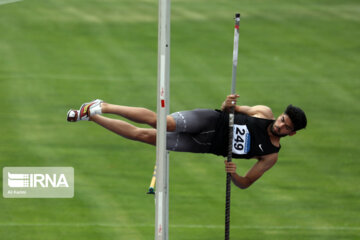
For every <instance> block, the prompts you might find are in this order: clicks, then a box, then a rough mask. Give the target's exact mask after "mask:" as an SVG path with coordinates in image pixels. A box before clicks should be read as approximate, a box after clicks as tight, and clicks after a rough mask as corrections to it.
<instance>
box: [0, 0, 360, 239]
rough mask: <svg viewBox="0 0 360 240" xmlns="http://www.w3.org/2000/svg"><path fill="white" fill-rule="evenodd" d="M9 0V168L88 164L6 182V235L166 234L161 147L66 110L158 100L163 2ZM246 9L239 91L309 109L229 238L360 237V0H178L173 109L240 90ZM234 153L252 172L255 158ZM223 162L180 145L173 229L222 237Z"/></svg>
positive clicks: (245, 195)
mask: <svg viewBox="0 0 360 240" xmlns="http://www.w3.org/2000/svg"><path fill="white" fill-rule="evenodd" d="M5 2H6V1H5V0H0V109H1V111H0V120H1V127H0V167H1V169H2V168H3V167H9V166H71V167H74V169H75V197H74V198H73V199H6V198H2V197H1V198H0V239H1V240H18V239H25V240H27V239H31V240H35V239H36V240H42V239H44V240H45V239H46V240H48V239H52V240H57V239H74V240H75V239H76V240H80V239H84V240H85V239H86V240H95V239H96V240H100V239H104V240H105V239H106V240H108V239H117V240H118V239H133V240H143V239H153V238H154V218H155V217H154V211H155V210H154V198H153V197H152V196H148V195H146V194H145V193H146V191H147V187H148V184H149V182H150V179H151V175H152V170H153V166H154V163H155V148H153V147H151V146H147V145H144V144H141V143H136V142H130V141H127V140H124V139H122V138H120V137H118V136H116V135H115V134H113V133H110V132H107V131H105V130H104V129H102V128H101V127H98V126H96V125H95V124H93V123H91V122H81V123H74V124H71V123H67V122H66V113H67V110H68V109H69V108H75V107H76V108H77V107H79V106H80V105H81V104H82V103H83V102H86V101H89V100H92V99H95V98H101V99H104V100H106V101H108V102H113V103H117V104H123V105H132V106H144V107H147V108H150V109H152V110H155V109H156V78H157V76H156V74H157V16H158V15H157V14H158V13H157V11H158V6H157V5H158V3H157V1H155V0H140V1H131V0H119V1H114V0H106V1H99V0H87V1H84V0H77V1H69V0H62V1H59V0H57V1H55V0H24V1H21V2H16V3H8V4H5ZM237 11H239V12H240V13H241V14H242V19H241V23H240V25H241V26H240V47H239V66H238V85H237V86H238V93H239V94H240V95H241V98H240V100H239V103H240V104H244V105H257V104H265V105H268V106H270V107H271V108H272V109H273V111H274V113H275V114H276V115H277V114H280V113H281V112H282V111H283V109H284V108H285V106H287V104H289V103H292V104H294V105H299V106H301V107H302V108H303V109H304V110H305V111H306V112H307V115H308V120H309V124H308V127H307V129H306V130H305V131H301V132H299V133H298V134H297V135H296V136H294V137H288V138H285V139H284V140H283V141H282V150H281V152H280V158H279V161H278V163H277V164H276V165H275V167H274V168H273V169H271V170H270V171H269V172H268V173H267V174H265V175H264V176H263V177H262V178H261V179H260V180H259V181H258V182H257V183H255V184H254V185H253V186H252V187H250V188H249V189H247V190H240V189H235V187H233V190H232V205H231V239H250V240H257V239H261V240H289V239H296V240H303V239H316V240H319V239H320V240H325V239H326V240H329V239H334V240H335V239H336V240H338V239H349V240H350V239H351V240H352V239H360V217H359V214H360V202H359V199H360V187H359V183H360V164H359V159H358V157H359V155H360V150H359V144H360V140H359V134H360V131H359V121H360V115H359V114H360V99H359V96H360V80H359V76H360V70H359V66H360V42H359V39H360V2H359V1H356V0H294V1H286V0H268V1H266V0H251V1H250V0H239V1H220V0H206V1H205V0H173V1H172V25H171V109H170V110H171V111H172V112H173V111H179V110H190V109H194V108H218V107H219V106H220V105H221V103H222V101H223V99H224V98H225V96H226V95H227V94H228V93H229V92H230V82H231V64H232V63H231V61H232V44H233V14H234V13H235V12H237ZM189 90H190V91H189ZM236 162H237V164H238V168H239V170H238V171H239V173H241V174H244V173H246V171H247V170H248V169H249V168H250V167H251V166H252V165H253V164H254V163H255V160H250V161H248V160H236ZM223 165H224V164H223V159H221V158H219V157H216V156H213V155H197V154H189V153H171V156H170V227H169V231H170V233H169V235H170V238H171V239H174V240H175V239H181V240H185V239H186V240H194V239H196V240H198V239H199V240H209V239H223V235H224V211H225V210H224V207H225V173H224V166H223ZM1 172H2V171H1ZM1 181H2V178H1ZM1 185H2V184H1Z"/></svg>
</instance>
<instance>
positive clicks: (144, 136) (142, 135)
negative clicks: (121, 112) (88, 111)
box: [90, 115, 156, 145]
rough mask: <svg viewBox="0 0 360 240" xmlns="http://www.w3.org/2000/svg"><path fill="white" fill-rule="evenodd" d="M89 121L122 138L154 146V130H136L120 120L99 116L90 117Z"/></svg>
mask: <svg viewBox="0 0 360 240" xmlns="http://www.w3.org/2000/svg"><path fill="white" fill-rule="evenodd" d="M90 120H91V121H93V122H95V123H97V124H99V125H100V126H102V127H104V128H106V129H108V130H110V131H112V132H114V133H116V134H118V135H120V136H122V137H124V138H127V139H130V140H135V141H139V142H143V143H148V144H151V145H156V129H149V128H138V127H135V126H134V125H131V124H130V123H127V122H124V121H122V120H117V119H111V118H107V117H103V116H100V115H94V116H91V117H90Z"/></svg>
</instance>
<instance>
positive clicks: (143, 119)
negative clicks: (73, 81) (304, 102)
mask: <svg viewBox="0 0 360 240" xmlns="http://www.w3.org/2000/svg"><path fill="white" fill-rule="evenodd" d="M238 97H239V95H229V96H227V98H226V100H225V101H224V103H223V104H222V106H221V110H210V109H195V110H192V111H181V112H176V113H173V114H171V115H169V116H167V149H168V150H169V151H178V152H193V153H212V154H216V155H221V156H224V157H225V156H227V151H228V129H229V116H228V115H229V114H228V111H229V109H230V107H235V118H234V138H233V148H232V152H233V158H247V159H249V158H255V159H257V160H258V161H257V162H256V163H255V165H254V166H253V167H252V168H251V169H250V170H249V171H248V173H247V174H246V175H245V176H244V177H243V176H240V175H238V174H237V173H236V164H235V163H234V162H227V161H225V170H226V172H228V173H231V179H232V181H233V183H234V184H235V185H236V186H238V187H239V188H241V189H245V188H248V187H249V186H250V185H251V184H253V183H254V182H255V181H256V180H257V179H259V178H260V177H261V176H262V175H263V174H264V173H265V172H266V171H267V170H269V169H270V168H271V167H272V166H273V165H274V164H275V163H276V161H277V159H278V152H279V150H280V139H281V138H282V137H285V136H293V135H295V133H296V132H297V131H298V130H300V129H303V128H305V127H306V124H307V120H306V116H305V113H304V112H303V111H302V110H301V109H300V108H298V107H295V106H292V105H289V106H288V107H287V108H286V110H285V111H284V113H282V114H281V115H280V116H279V117H277V118H276V119H275V118H274V115H273V113H272V111H271V109H270V108H269V107H267V106H263V105H257V106H253V107H249V106H237V105H236V99H237V98H238ZM103 113H105V114H106V113H109V114H117V115H120V116H122V117H124V118H127V119H129V120H131V121H133V122H137V123H143V124H148V125H150V126H151V127H153V128H138V127H135V126H134V125H132V124H130V123H127V122H125V121H122V120H117V119H111V118H107V117H104V116H102V115H101V114H103ZM156 117H157V116H156V113H154V112H153V111H150V110H148V109H146V108H139V107H128V106H119V105H113V104H110V103H106V102H103V101H102V100H99V99H97V100H94V101H92V102H90V103H84V104H83V105H82V106H81V107H80V109H79V110H69V111H68V114H67V120H68V121H69V122H76V121H80V120H88V121H93V122H95V123H97V124H99V125H101V126H103V127H104V128H106V129H108V130H110V131H112V132H114V133H117V134H119V135H120V136H122V137H125V138H128V139H131V140H135V141H140V142H144V143H148V144H151V145H156V129H155V128H156Z"/></svg>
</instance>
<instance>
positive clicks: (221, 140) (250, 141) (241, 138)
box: [210, 112, 280, 159]
mask: <svg viewBox="0 0 360 240" xmlns="http://www.w3.org/2000/svg"><path fill="white" fill-rule="evenodd" d="M273 122H274V120H269V119H263V118H256V117H250V116H247V115H245V114H241V113H235V116H234V137H233V146H232V152H233V158H247V159H249V158H253V157H254V156H263V155H267V154H271V153H277V152H279V150H280V147H275V146H274V145H273V144H272V143H271V140H270V137H269V134H268V132H267V128H268V126H269V125H270V124H272V123H273ZM228 142H229V114H228V113H226V112H221V116H220V117H219V119H218V122H217V125H216V129H215V136H214V138H213V141H212V147H211V149H210V152H211V153H213V154H216V155H221V156H224V157H226V156H227V155H228Z"/></svg>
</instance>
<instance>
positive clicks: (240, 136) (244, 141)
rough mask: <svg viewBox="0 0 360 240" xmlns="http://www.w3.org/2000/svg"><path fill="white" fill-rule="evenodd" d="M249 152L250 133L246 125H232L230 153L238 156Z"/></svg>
mask: <svg viewBox="0 0 360 240" xmlns="http://www.w3.org/2000/svg"><path fill="white" fill-rule="evenodd" d="M249 151H250V133H249V130H248V128H247V127H246V125H237V124H234V135H233V145H232V152H233V153H235V154H238V155H244V154H247V153H248V152H249Z"/></svg>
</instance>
